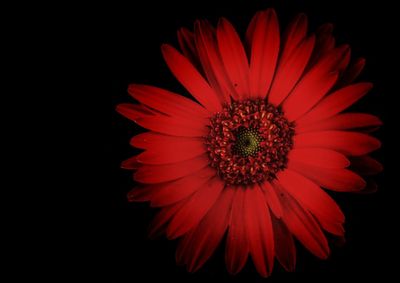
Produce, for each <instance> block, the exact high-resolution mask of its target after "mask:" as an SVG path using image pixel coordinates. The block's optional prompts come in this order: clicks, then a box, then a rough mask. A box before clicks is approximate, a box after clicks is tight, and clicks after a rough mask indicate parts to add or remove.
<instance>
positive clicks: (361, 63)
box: [340, 58, 365, 85]
mask: <svg viewBox="0 0 400 283" xmlns="http://www.w3.org/2000/svg"><path fill="white" fill-rule="evenodd" d="M364 67H365V59H364V58H358V59H357V60H356V61H355V62H354V63H353V64H352V65H350V67H349V68H348V69H347V70H346V71H345V73H344V74H343V76H342V78H341V79H340V84H341V85H348V84H351V83H352V82H353V81H354V80H355V79H356V78H357V77H358V76H359V75H360V73H361V71H362V70H363V69H364Z"/></svg>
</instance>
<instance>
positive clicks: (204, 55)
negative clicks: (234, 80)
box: [194, 21, 237, 103]
mask: <svg viewBox="0 0 400 283" xmlns="http://www.w3.org/2000/svg"><path fill="white" fill-rule="evenodd" d="M194 32H195V41H196V46H197V51H198V53H199V58H200V62H201V64H202V66H203V69H204V72H205V74H206V76H207V80H208V82H209V83H210V85H211V87H212V88H213V89H214V90H215V92H216V93H217V94H218V97H219V100H220V101H221V102H222V103H226V102H230V97H229V94H232V95H233V96H234V97H236V96H237V95H236V91H235V89H234V88H233V86H232V84H231V82H230V81H229V79H228V75H227V74H226V72H225V69H224V68H223V63H222V59H221V56H220V54H219V50H218V46H217V39H216V37H215V32H214V29H213V27H212V26H211V25H210V24H209V23H208V22H206V21H197V22H196V24H195V26H194Z"/></svg>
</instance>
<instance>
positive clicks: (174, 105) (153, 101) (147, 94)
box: [128, 84, 209, 120]
mask: <svg viewBox="0 0 400 283" xmlns="http://www.w3.org/2000/svg"><path fill="white" fill-rule="evenodd" d="M128 92H129V94H130V95H131V96H132V97H133V98H135V99H137V100H138V101H139V102H140V103H143V104H145V105H147V106H149V107H150V108H153V109H156V110H157V111H160V112H162V113H164V114H167V115H169V116H176V117H178V118H183V119H189V120H193V119H195V120H201V119H206V118H208V115H209V113H208V112H207V110H205V109H204V108H203V107H201V106H200V105H199V104H197V103H196V102H194V101H192V100H190V99H188V98H185V97H183V96H181V95H179V94H176V93H173V92H170V91H167V90H164V89H161V88H158V87H153V86H147V85H137V84H131V85H130V86H129V88H128Z"/></svg>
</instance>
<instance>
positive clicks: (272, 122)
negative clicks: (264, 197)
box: [205, 99, 294, 185]
mask: <svg viewBox="0 0 400 283" xmlns="http://www.w3.org/2000/svg"><path fill="white" fill-rule="evenodd" d="M209 128H210V131H209V134H208V136H207V137H206V139H205V144H206V146H207V151H208V155H209V158H210V161H211V166H212V167H214V168H215V169H216V170H217V172H218V175H219V176H220V177H221V178H222V179H223V180H224V181H225V182H226V183H227V184H229V185H248V184H253V183H260V182H262V181H264V180H268V181H271V180H272V179H274V178H275V175H276V173H277V172H278V171H280V170H283V169H284V168H285V167H286V164H287V154H288V152H289V151H290V150H291V148H292V146H293V135H294V124H293V123H290V122H289V121H288V120H287V119H286V118H285V117H284V116H283V113H282V111H281V110H280V109H278V108H276V107H275V106H273V105H271V104H268V103H267V102H266V101H265V100H263V99H254V100H245V101H240V102H237V101H234V102H232V103H231V104H230V105H225V106H224V107H223V109H222V111H221V112H218V113H216V114H215V115H214V116H213V117H211V119H210V125H209Z"/></svg>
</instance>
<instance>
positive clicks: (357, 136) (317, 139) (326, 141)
mask: <svg viewBox="0 0 400 283" xmlns="http://www.w3.org/2000/svg"><path fill="white" fill-rule="evenodd" d="M294 145H295V148H305V147H321V148H327V149H332V150H335V151H339V152H341V153H343V154H345V155H364V154H367V153H370V152H371V151H374V150H376V149H378V148H379V147H380V146H381V143H380V141H379V140H378V139H376V138H374V137H371V136H369V135H366V134H361V133H356V132H344V131H323V132H311V133H304V134H299V135H295V136H294Z"/></svg>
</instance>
